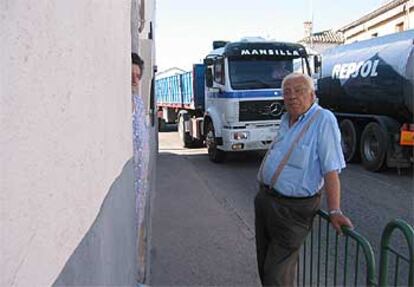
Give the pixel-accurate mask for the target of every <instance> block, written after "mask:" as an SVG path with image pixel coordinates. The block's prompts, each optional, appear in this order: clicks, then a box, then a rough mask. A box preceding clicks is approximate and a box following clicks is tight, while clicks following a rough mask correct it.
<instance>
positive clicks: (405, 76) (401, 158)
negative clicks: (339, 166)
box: [315, 30, 414, 171]
mask: <svg viewBox="0 0 414 287" xmlns="http://www.w3.org/2000/svg"><path fill="white" fill-rule="evenodd" d="M317 62H319V63H317V65H316V66H315V69H316V70H319V71H318V73H319V77H318V79H317V96H318V100H319V104H320V105H321V106H323V107H325V108H328V109H330V110H331V111H332V112H333V113H334V114H335V116H336V117H337V119H338V123H339V126H340V129H341V134H342V147H343V151H344V156H345V160H346V161H347V162H352V161H354V162H355V161H362V164H363V166H364V167H365V168H366V169H367V170H370V171H379V170H381V169H383V168H384V167H396V168H406V167H410V166H411V165H412V163H413V146H414V120H413V97H414V88H413V86H414V79H413V78H414V30H409V31H406V32H401V33H395V34H391V35H388V36H384V37H378V38H373V39H369V40H365V41H360V42H355V43H352V44H348V45H342V46H338V47H335V48H333V49H330V50H328V51H326V52H325V53H322V54H321V58H320V61H317Z"/></svg>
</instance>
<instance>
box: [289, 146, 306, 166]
mask: <svg viewBox="0 0 414 287" xmlns="http://www.w3.org/2000/svg"><path fill="white" fill-rule="evenodd" d="M309 153H310V147H309V146H307V145H298V146H296V147H295V148H294V149H293V152H292V154H291V155H290V158H289V160H288V165H290V166H292V167H296V168H300V169H303V168H304V167H305V166H306V164H307V163H308V161H309Z"/></svg>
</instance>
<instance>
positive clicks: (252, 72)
mask: <svg viewBox="0 0 414 287" xmlns="http://www.w3.org/2000/svg"><path fill="white" fill-rule="evenodd" d="M229 71H230V83H231V87H232V88H233V89H234V90H248V89H260V88H280V87H281V84H282V80H283V78H284V77H285V76H286V75H287V74H289V73H291V72H293V62H292V59H289V60H283V59H280V60H267V59H266V60H258V59H254V60H239V59H237V60H229Z"/></svg>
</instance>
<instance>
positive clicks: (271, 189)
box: [260, 184, 320, 200]
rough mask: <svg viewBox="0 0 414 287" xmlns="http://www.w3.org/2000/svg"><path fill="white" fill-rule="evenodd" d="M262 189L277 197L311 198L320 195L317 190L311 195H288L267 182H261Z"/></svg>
mask: <svg viewBox="0 0 414 287" xmlns="http://www.w3.org/2000/svg"><path fill="white" fill-rule="evenodd" d="M260 189H262V190H264V191H265V192H266V193H268V194H270V195H271V196H274V197H277V198H282V199H294V200H297V199H310V198H314V197H317V196H319V195H320V192H317V193H316V194H314V195H311V196H287V195H284V194H282V193H280V192H279V191H277V190H276V189H274V188H273V187H270V186H268V185H266V184H260Z"/></svg>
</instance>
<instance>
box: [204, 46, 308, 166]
mask: <svg viewBox="0 0 414 287" xmlns="http://www.w3.org/2000/svg"><path fill="white" fill-rule="evenodd" d="M213 46H214V48H215V49H214V50H213V51H211V52H210V53H209V54H208V55H207V56H206V58H205V59H204V64H205V68H206V70H205V73H206V75H205V78H206V80H205V83H206V85H205V89H204V90H205V114H204V125H203V126H204V134H205V142H206V145H207V148H208V154H209V157H210V159H211V160H212V161H214V162H220V161H222V160H223V159H224V155H225V153H226V152H238V151H252V150H266V149H267V148H268V147H269V145H270V143H271V142H272V140H273V138H274V137H275V136H276V134H277V131H278V128H279V124H280V118H281V116H282V114H283V112H284V110H285V109H284V104H283V95H282V90H281V84H282V80H283V78H284V77H285V76H286V75H288V74H289V73H291V72H293V71H299V72H303V73H309V65H308V62H307V54H306V50H305V48H304V47H303V46H301V45H300V44H293V43H281V42H267V41H264V40H262V39H257V38H255V39H243V40H241V41H239V42H232V43H228V42H218V43H217V42H215V44H214V45H213Z"/></svg>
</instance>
